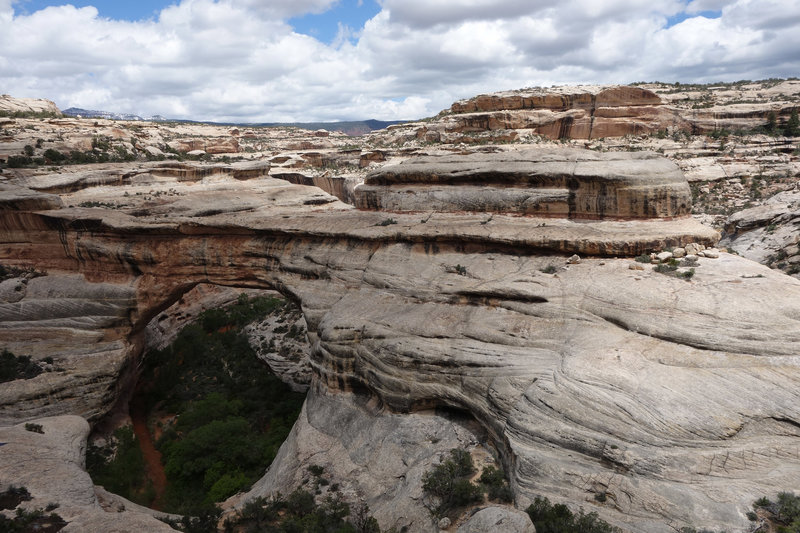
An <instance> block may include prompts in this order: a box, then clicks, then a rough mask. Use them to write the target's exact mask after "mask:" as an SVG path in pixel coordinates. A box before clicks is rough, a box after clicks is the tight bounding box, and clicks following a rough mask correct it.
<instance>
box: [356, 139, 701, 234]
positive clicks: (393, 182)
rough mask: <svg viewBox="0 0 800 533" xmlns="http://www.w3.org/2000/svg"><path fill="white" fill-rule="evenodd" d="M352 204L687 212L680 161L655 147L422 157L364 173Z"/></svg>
mask: <svg viewBox="0 0 800 533" xmlns="http://www.w3.org/2000/svg"><path fill="white" fill-rule="evenodd" d="M355 200H356V203H355V205H356V207H359V208H362V209H379V210H387V211H430V210H434V211H478V212H489V213H518V214H522V215H543V216H552V217H560V218H568V219H577V218H581V219H603V218H618V219H619V218H639V219H653V218H672V217H682V216H683V217H685V216H687V215H688V214H689V213H690V211H691V192H690V190H689V186H688V184H687V183H686V179H685V178H684V177H683V174H682V173H681V171H680V170H679V169H678V167H677V166H676V165H675V164H674V163H672V162H671V161H669V160H668V159H665V158H663V157H659V156H658V155H656V154H653V153H647V152H642V153H640V152H637V153H633V154H630V153H619V152H616V153H595V152H591V151H588V150H574V149H561V150H554V149H538V150H537V149H528V150H524V151H513V152H501V153H499V154H494V155H492V156H487V155H486V154H470V155H465V156H464V155H462V156H458V155H451V156H441V157H419V158H413V159H409V160H406V161H403V162H401V163H398V164H394V165H387V166H384V167H382V168H380V169H378V170H374V171H372V172H371V173H369V174H368V175H367V177H366V179H365V181H364V184H362V185H359V186H358V187H356V190H355Z"/></svg>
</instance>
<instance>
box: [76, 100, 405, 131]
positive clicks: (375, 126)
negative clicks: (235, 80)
mask: <svg viewBox="0 0 800 533" xmlns="http://www.w3.org/2000/svg"><path fill="white" fill-rule="evenodd" d="M62 113H63V114H64V115H66V116H70V117H81V118H105V119H109V120H141V121H148V122H188V123H194V124H197V123H200V121H197V120H178V119H167V118H164V117H162V116H161V115H153V116H152V117H140V116H139V115H133V114H131V113H113V112H111V111H97V110H94V109H81V108H80V107H70V108H69V109H64V110H63V111H62ZM404 122H408V121H406V120H391V121H387V120H351V121H342V122H261V123H252V122H203V123H205V124H216V125H222V126H263V127H279V126H282V127H295V128H303V129H306V130H320V129H323V130H328V131H341V132H342V133H346V134H347V135H354V136H355V135H364V134H365V133H369V132H371V131H375V130H382V129H384V128H386V127H388V126H391V125H392V124H402V123H404Z"/></svg>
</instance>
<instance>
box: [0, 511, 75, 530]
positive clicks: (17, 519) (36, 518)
mask: <svg viewBox="0 0 800 533" xmlns="http://www.w3.org/2000/svg"><path fill="white" fill-rule="evenodd" d="M66 525H67V522H65V521H64V519H63V518H61V517H60V516H59V515H57V514H55V513H50V514H45V511H44V509H35V510H33V511H28V510H26V509H21V508H18V509H17V510H16V512H15V515H14V518H8V517H6V516H4V515H3V514H0V531H3V532H4V533H32V532H35V531H46V532H48V533H55V532H56V531H61V530H62V529H64V527H66Z"/></svg>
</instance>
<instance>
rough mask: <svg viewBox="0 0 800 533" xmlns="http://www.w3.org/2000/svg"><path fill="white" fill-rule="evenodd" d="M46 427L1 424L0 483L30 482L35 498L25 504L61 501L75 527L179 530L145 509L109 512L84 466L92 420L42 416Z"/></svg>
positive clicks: (40, 422) (62, 513)
mask: <svg viewBox="0 0 800 533" xmlns="http://www.w3.org/2000/svg"><path fill="white" fill-rule="evenodd" d="M36 423H37V424H38V425H40V426H41V430H42V433H38V432H34V431H28V430H26V429H25V428H24V425H23V424H19V425H16V426H9V427H0V442H2V444H3V446H2V448H3V456H2V459H0V488H2V490H6V489H7V488H8V486H9V485H15V486H17V487H20V486H21V487H26V488H27V489H28V491H29V492H30V493H31V496H32V497H33V499H32V500H31V501H29V502H25V503H23V504H22V505H21V507H23V508H27V509H29V510H34V509H37V508H38V509H42V508H45V507H47V506H48V505H50V504H51V503H58V504H59V506H58V508H57V509H56V510H55V512H56V513H57V514H58V515H59V516H61V517H62V518H63V519H64V520H65V521H67V522H68V525H67V526H66V527H65V528H64V529H62V531H64V532H65V533H70V532H75V533H77V532H90V533H95V532H96V533H100V532H114V533H117V532H118V533H127V532H130V531H153V532H164V533H168V532H171V531H174V530H173V529H172V528H170V527H169V526H168V525H166V524H165V523H164V522H161V521H159V520H157V519H156V518H154V517H153V516H150V514H146V513H143V512H137V511H132V510H128V509H126V508H125V507H122V508H117V509H115V510H114V512H107V511H106V510H104V509H103V507H101V504H100V501H99V500H98V498H97V496H96V495H95V487H94V486H93V485H92V480H91V478H90V477H89V474H87V473H86V471H85V470H84V454H85V451H86V438H87V437H88V435H89V424H87V423H86V420H84V419H83V418H81V417H78V416H59V417H53V418H45V419H41V420H37V421H36Z"/></svg>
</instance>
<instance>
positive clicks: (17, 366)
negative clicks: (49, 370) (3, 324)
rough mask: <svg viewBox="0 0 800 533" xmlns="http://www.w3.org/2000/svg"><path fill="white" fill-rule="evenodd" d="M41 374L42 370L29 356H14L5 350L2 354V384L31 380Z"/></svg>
mask: <svg viewBox="0 0 800 533" xmlns="http://www.w3.org/2000/svg"><path fill="white" fill-rule="evenodd" d="M41 373H42V368H41V367H40V366H39V365H38V364H36V362H34V361H32V360H31V358H30V357H29V356H27V355H14V354H13V353H11V352H9V351H8V350H7V349H5V348H4V349H3V352H2V353H0V383H5V382H7V381H14V380H16V379H31V378H35V377H36V376H38V375H39V374H41Z"/></svg>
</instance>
